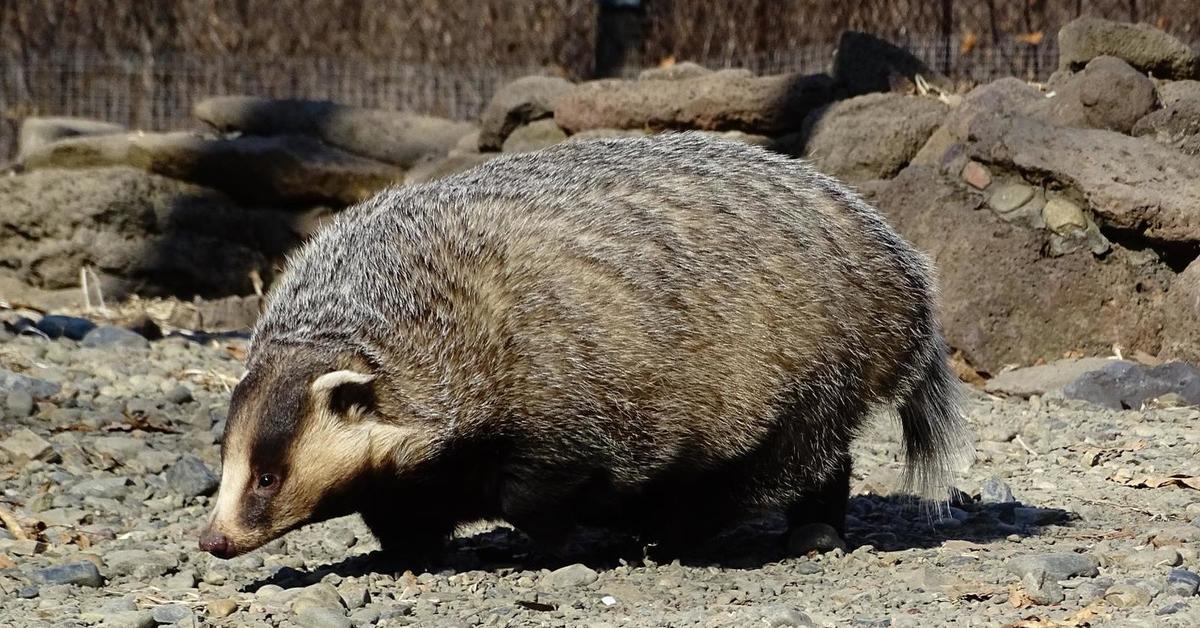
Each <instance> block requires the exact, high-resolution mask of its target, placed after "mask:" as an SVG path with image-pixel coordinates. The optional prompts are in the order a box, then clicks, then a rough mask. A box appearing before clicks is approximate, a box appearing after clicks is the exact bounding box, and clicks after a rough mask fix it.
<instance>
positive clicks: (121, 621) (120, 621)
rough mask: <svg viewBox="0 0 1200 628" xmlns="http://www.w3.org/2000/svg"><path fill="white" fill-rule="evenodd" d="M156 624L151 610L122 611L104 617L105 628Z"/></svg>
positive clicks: (139, 627)
mask: <svg viewBox="0 0 1200 628" xmlns="http://www.w3.org/2000/svg"><path fill="white" fill-rule="evenodd" d="M155 625H157V624H156V622H155V621H154V616H153V615H152V614H151V613H150V611H121V612H117V613H113V614H111V615H108V616H107V617H105V618H104V626H105V628H153V627H154V626H155Z"/></svg>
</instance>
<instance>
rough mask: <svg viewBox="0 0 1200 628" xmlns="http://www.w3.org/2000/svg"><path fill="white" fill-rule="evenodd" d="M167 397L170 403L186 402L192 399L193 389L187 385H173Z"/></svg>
mask: <svg viewBox="0 0 1200 628" xmlns="http://www.w3.org/2000/svg"><path fill="white" fill-rule="evenodd" d="M166 399H167V401H168V402H169V403H174V404H184V403H190V402H191V401H192V399H193V398H192V391H191V390H189V389H188V387H187V386H184V385H182V384H179V385H175V386H172V387H171V389H170V390H168V391H167V394H166Z"/></svg>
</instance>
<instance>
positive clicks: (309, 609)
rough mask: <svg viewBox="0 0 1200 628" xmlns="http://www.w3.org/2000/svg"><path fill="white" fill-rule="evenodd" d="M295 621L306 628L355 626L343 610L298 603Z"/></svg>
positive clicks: (345, 627)
mask: <svg viewBox="0 0 1200 628" xmlns="http://www.w3.org/2000/svg"><path fill="white" fill-rule="evenodd" d="M293 613H294V619H295V621H296V624H297V625H298V626H303V627H304V628H351V627H352V626H353V625H354V624H353V623H352V622H351V621H350V619H349V618H348V617H346V614H345V613H344V612H343V611H342V610H341V609H335V608H326V607H323V606H313V605H311V604H301V603H299V602H297V603H296V607H295V610H294V611H293Z"/></svg>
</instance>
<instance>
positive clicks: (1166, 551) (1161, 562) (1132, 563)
mask: <svg viewBox="0 0 1200 628" xmlns="http://www.w3.org/2000/svg"><path fill="white" fill-rule="evenodd" d="M1181 562H1183V558H1182V557H1181V556H1180V555H1179V552H1178V551H1177V550H1174V549H1172V548H1169V547H1164V548H1159V549H1147V550H1141V551H1137V552H1134V553H1132V554H1129V555H1127V556H1125V557H1124V558H1123V559H1122V560H1121V564H1122V565H1125V566H1126V567H1128V568H1130V569H1153V568H1156V567H1177V566H1179V564H1180V563H1181Z"/></svg>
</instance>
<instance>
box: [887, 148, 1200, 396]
mask: <svg viewBox="0 0 1200 628" xmlns="http://www.w3.org/2000/svg"><path fill="white" fill-rule="evenodd" d="M871 189H873V190H874V193H873V194H872V196H871V198H872V200H873V201H874V202H875V204H876V205H877V206H878V207H879V208H880V210H881V211H883V212H884V213H885V214H886V215H887V217H888V218H889V220H890V222H891V223H892V224H894V225H895V226H896V228H897V229H898V230H899V231H900V232H901V233H902V234H903V235H904V236H905V237H906V238H908V239H909V240H910V241H912V242H913V243H914V244H915V245H916V246H917V247H918V248H920V249H922V250H924V251H926V252H928V253H929V254H930V255H931V256H932V257H933V259H934V262H935V263H936V265H937V268H938V273H939V283H940V286H941V291H942V302H943V303H942V312H943V321H944V326H945V331H946V335H947V339H948V341H949V342H950V344H951V345H952V346H954V347H955V348H957V349H961V350H962V351H963V352H964V353H965V355H966V357H967V358H968V359H969V360H970V362H971V363H972V364H974V365H977V366H979V367H980V368H982V369H984V370H986V371H990V372H993V373H996V372H999V371H1000V370H1001V367H1003V366H1004V365H1006V364H1030V363H1034V362H1036V361H1038V360H1039V359H1046V360H1053V359H1055V358H1058V357H1061V356H1062V355H1063V354H1065V353H1067V352H1072V351H1083V352H1084V353H1085V354H1091V355H1107V354H1109V353H1111V351H1112V347H1113V345H1114V344H1117V345H1120V346H1121V347H1123V348H1124V349H1125V350H1126V351H1127V352H1130V353H1132V352H1134V351H1137V350H1142V351H1145V352H1147V353H1150V354H1157V353H1159V349H1160V342H1161V338H1160V332H1161V330H1162V329H1163V321H1164V319H1165V314H1164V312H1163V306H1164V303H1165V299H1166V295H1167V294H1168V290H1169V289H1170V286H1171V282H1172V280H1173V277H1174V274H1173V273H1172V272H1171V271H1170V269H1169V268H1167V267H1166V266H1165V265H1163V264H1162V263H1160V262H1158V261H1156V260H1147V259H1144V258H1143V257H1141V256H1138V255H1135V254H1133V253H1132V252H1130V251H1126V250H1125V249H1122V248H1119V247H1118V248H1116V249H1115V250H1113V251H1112V252H1111V253H1110V254H1109V255H1107V256H1105V257H1104V258H1103V259H1097V258H1095V257H1094V256H1093V255H1092V254H1091V253H1090V252H1087V251H1085V250H1079V251H1074V252H1070V253H1067V254H1064V255H1061V256H1058V257H1052V256H1050V255H1048V254H1047V253H1046V248H1047V241H1048V238H1049V237H1050V235H1049V234H1048V233H1047V232H1045V231H1041V230H1035V229H1028V228H1024V227H1021V226H1019V225H1015V224H1012V223H1009V222H1006V221H1005V220H1003V219H1002V218H1000V217H998V216H996V215H995V214H994V213H992V212H991V211H985V210H981V207H982V206H983V202H984V200H983V197H982V196H981V195H979V194H977V193H974V192H971V191H969V190H968V188H966V187H965V186H963V185H961V184H959V183H958V181H957V180H956V179H955V178H953V177H950V176H947V175H945V174H942V173H941V172H939V171H938V170H937V169H935V168H930V167H924V166H910V167H908V168H906V169H905V170H904V171H903V172H901V173H900V174H899V175H898V176H897V177H896V178H895V179H892V180H891V181H890V182H887V183H886V184H884V185H882V186H876V187H873V188H871ZM1178 333H1179V334H1180V336H1181V338H1180V339H1179V342H1180V343H1182V344H1184V345H1186V346H1188V347H1192V348H1200V326H1192V327H1191V328H1190V329H1186V330H1179V331H1178Z"/></svg>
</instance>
